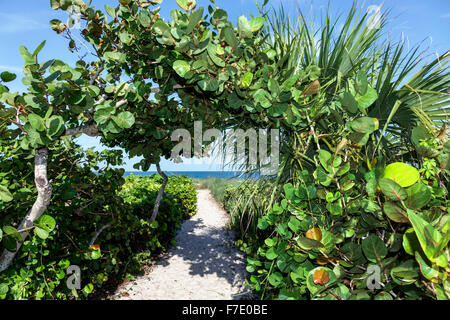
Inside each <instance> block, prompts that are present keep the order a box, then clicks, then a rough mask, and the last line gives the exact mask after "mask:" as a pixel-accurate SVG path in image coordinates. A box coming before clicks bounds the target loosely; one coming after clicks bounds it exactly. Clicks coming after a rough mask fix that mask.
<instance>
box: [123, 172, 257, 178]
mask: <svg viewBox="0 0 450 320" xmlns="http://www.w3.org/2000/svg"><path fill="white" fill-rule="evenodd" d="M154 173H157V172H156V171H149V172H141V171H126V172H125V174H124V177H126V176H129V175H130V174H134V175H139V176H149V175H152V174H154ZM241 173H242V172H241V171H165V174H167V175H175V176H182V175H186V176H188V177H190V178H193V179H210V178H222V179H245V178H246V175H243V176H242V177H239V175H240V174H241ZM255 177H256V175H255Z"/></svg>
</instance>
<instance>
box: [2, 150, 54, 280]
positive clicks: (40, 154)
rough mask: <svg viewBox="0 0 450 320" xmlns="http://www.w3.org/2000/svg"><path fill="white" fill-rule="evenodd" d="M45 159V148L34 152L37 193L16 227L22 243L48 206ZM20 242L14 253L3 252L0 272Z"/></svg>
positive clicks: (20, 244) (10, 261) (48, 191)
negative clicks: (28, 209) (31, 205)
mask: <svg viewBox="0 0 450 320" xmlns="http://www.w3.org/2000/svg"><path fill="white" fill-rule="evenodd" d="M47 157H48V150H47V149H46V148H42V149H37V150H36V153H35V156H34V181H35V184H36V188H37V191H38V197H37V199H36V201H35V202H34V204H33V207H32V208H31V210H30V211H29V212H28V213H27V215H26V216H25V218H24V219H23V220H22V222H21V223H20V225H19V227H18V230H20V231H19V233H20V235H21V237H22V242H23V241H24V240H25V239H26V238H27V237H28V234H29V233H28V230H30V229H29V228H31V227H33V222H34V221H36V220H38V219H39V218H40V217H41V215H42V214H43V213H44V212H45V210H47V207H48V206H49V204H50V200H51V197H52V186H51V184H50V182H49V181H48V179H47ZM22 242H17V244H16V251H14V252H12V251H9V250H6V249H5V250H4V251H3V254H2V256H1V257H0V272H3V271H5V270H6V269H8V268H9V267H10V266H11V264H12V262H13V260H14V257H15V256H16V254H17V252H18V251H19V249H20V247H21V246H22Z"/></svg>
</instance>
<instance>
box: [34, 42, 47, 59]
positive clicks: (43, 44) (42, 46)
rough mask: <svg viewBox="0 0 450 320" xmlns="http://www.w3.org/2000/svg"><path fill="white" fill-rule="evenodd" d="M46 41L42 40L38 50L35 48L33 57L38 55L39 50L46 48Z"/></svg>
mask: <svg viewBox="0 0 450 320" xmlns="http://www.w3.org/2000/svg"><path fill="white" fill-rule="evenodd" d="M45 43H46V41H45V40H44V41H42V42H41V43H40V44H39V45H38V46H37V48H36V50H34V52H33V58H36V57H37V55H38V54H39V52H41V50H42V49H43V48H44V46H45Z"/></svg>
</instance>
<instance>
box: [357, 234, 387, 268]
mask: <svg viewBox="0 0 450 320" xmlns="http://www.w3.org/2000/svg"><path fill="white" fill-rule="evenodd" d="M362 250H363V252H364V255H365V256H366V258H367V260H369V261H371V262H375V263H377V262H381V260H382V259H383V258H384V257H386V255H387V253H388V250H387V248H386V245H385V244H384V242H383V241H382V240H381V239H380V238H379V237H378V236H376V235H373V234H372V235H370V236H368V237H367V238H365V239H364V240H363V241H362Z"/></svg>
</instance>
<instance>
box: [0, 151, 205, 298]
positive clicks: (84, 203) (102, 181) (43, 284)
mask: <svg viewBox="0 0 450 320" xmlns="http://www.w3.org/2000/svg"><path fill="white" fill-rule="evenodd" d="M73 148H75V146H72V147H71V148H70V150H66V151H62V150H61V149H59V148H57V149H55V150H54V152H53V153H52V155H51V159H50V161H49V162H50V167H49V169H50V171H49V176H50V177H55V178H54V179H53V198H52V203H51V206H50V207H49V208H48V210H47V212H46V213H45V215H44V216H42V217H41V220H42V219H50V221H54V223H55V227H54V228H51V231H50V232H49V234H48V235H47V236H45V235H44V236H42V234H39V233H32V234H31V235H30V237H28V239H27V240H26V241H25V242H24V244H23V246H22V248H21V249H20V251H19V254H18V255H17V257H16V259H15V260H14V263H13V265H12V266H11V267H10V268H9V269H8V270H6V271H5V272H3V273H1V274H0V299H75V298H86V297H88V296H89V294H91V293H92V292H94V290H97V289H99V288H101V287H102V286H104V285H106V284H114V283H116V282H117V281H120V280H121V279H122V278H124V277H125V276H126V275H127V274H136V273H138V272H140V270H141V266H142V264H143V263H146V262H147V261H148V260H149V259H150V258H151V257H152V255H154V254H156V253H158V252H160V251H162V250H165V249H166V248H167V247H168V245H169V244H170V243H171V241H172V239H173V237H174V236H175V234H176V231H177V229H178V227H179V225H180V223H181V222H182V220H183V219H185V218H188V217H189V216H191V215H193V214H195V209H196V193H195V189H194V185H193V183H192V181H191V180H190V179H188V178H187V177H170V180H169V183H168V186H167V189H166V193H165V194H164V197H163V199H162V201H161V205H160V209H159V215H158V218H157V220H156V221H155V222H153V223H150V222H149V221H150V215H151V212H152V209H153V205H154V202H155V199H156V195H157V193H158V191H159V188H160V186H161V181H160V179H159V176H151V177H144V178H143V177H137V176H130V177H127V178H126V179H123V177H122V176H123V173H124V171H123V170H122V169H120V170H118V169H111V168H109V163H112V164H114V165H117V164H120V163H121V160H119V159H118V158H117V159H115V161H114V156H113V154H111V152H105V153H102V154H97V153H95V152H92V151H88V152H83V151H81V150H80V149H77V148H76V152H75V153H73V152H74V149H73ZM116 156H117V155H116ZM81 158H86V159H87V163H88V165H87V166H84V167H81V166H78V165H74V166H71V165H70V163H71V161H73V160H75V159H81ZM14 159H15V158H14V157H13V158H11V159H10V161H9V162H3V161H2V163H1V167H2V168H1V169H2V172H9V171H8V167H9V168H12V167H13V166H14V165H17V164H15V162H14ZM102 161H106V162H108V166H107V167H106V168H104V169H100V168H99V167H98V166H97V165H98V163H99V162H102ZM31 162H32V160H31V159H30V164H28V165H29V168H32V166H31ZM22 165H23V163H22ZM70 168H71V169H70ZM69 169H70V170H71V172H69ZM92 169H93V170H96V171H98V172H97V173H94V172H93V171H92ZM11 170H12V169H11ZM11 174H12V173H11ZM25 176H26V175H25ZM9 177H10V189H11V190H15V191H14V192H13V198H14V199H15V200H16V199H21V201H12V202H7V203H5V202H0V213H1V215H0V217H1V218H0V222H1V224H2V225H4V224H10V225H16V223H17V221H19V220H20V219H21V217H22V216H23V215H24V214H25V213H24V212H23V210H22V208H23V207H25V206H26V205H31V204H32V202H33V201H34V198H35V195H34V190H33V181H32V175H29V177H28V178H27V179H23V178H22V177H20V175H16V176H15V177H14V176H12V175H10V176H9ZM15 184H17V185H20V186H22V188H18V187H14V185H15ZM11 186H12V188H11ZM25 187H26V188H29V189H30V191H28V190H24V188H25ZM25 196H26V197H25ZM103 226H105V228H104V230H103V231H102V232H101V233H100V234H99V235H98V237H97V238H96V239H95V241H94V244H93V245H92V246H90V243H91V241H92V240H93V239H94V236H95V235H96V233H97V232H98V231H99V230H100V229H101V228H102V227H103ZM7 239H8V236H7V235H5V234H4V235H3V239H2V242H1V244H2V246H0V247H3V246H5V243H6V242H7V241H8V240H7ZM2 249H3V248H2ZM70 265H77V266H79V267H80V269H81V290H69V289H68V288H67V286H66V281H67V277H68V276H67V275H66V270H67V268H68V267H69V266H70Z"/></svg>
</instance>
